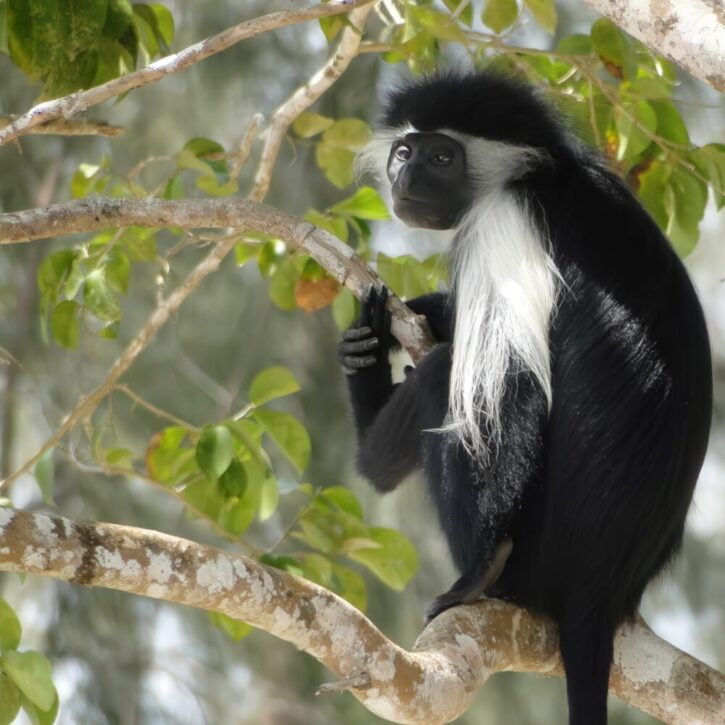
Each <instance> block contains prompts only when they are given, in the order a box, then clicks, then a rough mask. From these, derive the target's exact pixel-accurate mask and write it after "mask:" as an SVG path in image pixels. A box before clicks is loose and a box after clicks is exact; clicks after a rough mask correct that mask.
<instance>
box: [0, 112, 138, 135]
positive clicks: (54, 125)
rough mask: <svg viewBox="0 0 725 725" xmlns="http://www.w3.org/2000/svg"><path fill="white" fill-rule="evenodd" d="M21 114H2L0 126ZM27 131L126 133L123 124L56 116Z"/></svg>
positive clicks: (34, 132) (68, 133)
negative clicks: (116, 124) (113, 124)
mask: <svg viewBox="0 0 725 725" xmlns="http://www.w3.org/2000/svg"><path fill="white" fill-rule="evenodd" d="M19 118H20V116H16V115H13V114H10V115H5V114H0V128H3V127H5V126H7V125H8V124H12V123H15V122H16V121H17V120H18V119H19ZM27 133H33V134H46V135H54V136H110V137H116V136H121V135H122V134H124V133H126V129H125V128H124V127H123V126H111V124H110V123H106V122H105V121H81V120H75V119H73V120H70V119H67V118H56V119H55V120H52V121H46V122H45V123H43V124H41V125H40V126H35V127H34V128H32V129H30V130H29V131H28V132H27Z"/></svg>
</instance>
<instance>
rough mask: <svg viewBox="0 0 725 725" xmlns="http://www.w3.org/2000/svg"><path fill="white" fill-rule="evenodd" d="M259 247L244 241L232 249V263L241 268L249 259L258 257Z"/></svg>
mask: <svg viewBox="0 0 725 725" xmlns="http://www.w3.org/2000/svg"><path fill="white" fill-rule="evenodd" d="M260 249H261V246H260V245H259V244H253V243H251V242H247V241H246V240H245V241H243V242H240V243H239V244H237V245H236V246H235V247H234V261H235V262H236V264H237V266H238V267H243V266H244V265H245V264H246V263H247V262H249V261H250V260H251V259H255V258H256V257H257V256H258V255H259V250H260Z"/></svg>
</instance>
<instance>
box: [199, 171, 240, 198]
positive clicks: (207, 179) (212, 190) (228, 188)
mask: <svg viewBox="0 0 725 725" xmlns="http://www.w3.org/2000/svg"><path fill="white" fill-rule="evenodd" d="M196 186H197V188H199V189H201V190H202V191H205V192H206V193H207V194H210V195H211V196H231V195H232V194H236V193H237V191H239V185H238V184H237V180H236V179H232V180H231V181H227V182H225V183H222V184H220V183H219V182H218V181H217V178H216V177H215V176H200V177H199V178H198V179H197V180H196Z"/></svg>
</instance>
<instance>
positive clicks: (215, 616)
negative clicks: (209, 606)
mask: <svg viewBox="0 0 725 725" xmlns="http://www.w3.org/2000/svg"><path fill="white" fill-rule="evenodd" d="M209 619H210V620H211V623H212V624H213V625H214V626H215V627H216V628H217V629H221V631H222V632H224V634H226V635H227V636H228V637H229V638H230V639H232V640H234V641H235V642H239V641H240V640H242V639H244V638H245V637H248V636H249V635H250V634H251V633H252V632H254V627H252V625H251V624H247V623H246V622H241V621H240V620H238V619H232V618H231V617H228V616H227V615H226V614H222V613H221V612H209Z"/></svg>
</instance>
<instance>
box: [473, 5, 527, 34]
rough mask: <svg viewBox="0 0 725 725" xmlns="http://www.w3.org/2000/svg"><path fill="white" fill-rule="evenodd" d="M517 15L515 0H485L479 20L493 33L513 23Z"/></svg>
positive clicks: (517, 9)
mask: <svg viewBox="0 0 725 725" xmlns="http://www.w3.org/2000/svg"><path fill="white" fill-rule="evenodd" d="M518 15H519V8H518V5H517V4H516V0H486V4H485V5H484V7H483V13H482V14H481V20H483V22H484V24H485V25H487V26H488V27H489V28H491V30H493V32H494V33H500V32H501V31H503V30H506V28H508V27H510V26H511V25H513V24H514V22H515V20H516V18H517V17H518Z"/></svg>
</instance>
